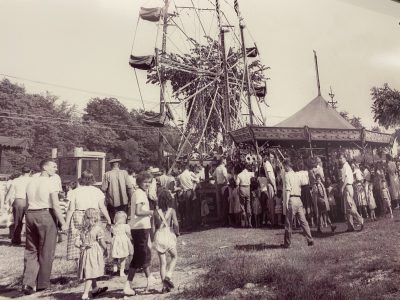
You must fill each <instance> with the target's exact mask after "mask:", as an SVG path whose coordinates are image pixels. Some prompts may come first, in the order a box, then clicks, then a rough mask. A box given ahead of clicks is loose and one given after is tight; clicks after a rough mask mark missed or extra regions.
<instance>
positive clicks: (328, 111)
mask: <svg viewBox="0 0 400 300" xmlns="http://www.w3.org/2000/svg"><path fill="white" fill-rule="evenodd" d="M304 126H308V127H310V128H332V129H355V128H354V126H353V125H351V124H350V123H349V122H347V120H345V119H344V118H343V117H342V116H341V115H340V114H339V113H338V112H337V111H336V110H335V109H333V108H332V107H331V106H330V105H329V104H328V102H326V100H325V99H324V98H323V97H322V96H318V97H316V98H315V99H314V100H312V101H311V102H310V103H308V104H307V105H306V106H304V107H303V108H302V109H300V110H299V111H298V112H297V113H295V114H294V115H292V116H291V117H289V118H287V119H286V120H284V121H282V122H280V123H279V124H277V125H275V126H274V127H304Z"/></svg>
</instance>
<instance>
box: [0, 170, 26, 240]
mask: <svg viewBox="0 0 400 300" xmlns="http://www.w3.org/2000/svg"><path fill="white" fill-rule="evenodd" d="M30 175H31V169H30V168H29V167H23V168H22V175H21V176H19V177H18V178H15V179H14V180H13V181H12V182H11V186H10V189H9V190H8V193H7V196H6V203H7V202H8V203H9V204H10V208H12V213H13V217H14V229H13V230H12V237H11V243H12V244H13V245H19V244H21V231H22V225H23V222H22V221H23V219H24V216H25V210H26V207H27V203H26V187H27V186H28V183H29V182H30V180H31V177H30Z"/></svg>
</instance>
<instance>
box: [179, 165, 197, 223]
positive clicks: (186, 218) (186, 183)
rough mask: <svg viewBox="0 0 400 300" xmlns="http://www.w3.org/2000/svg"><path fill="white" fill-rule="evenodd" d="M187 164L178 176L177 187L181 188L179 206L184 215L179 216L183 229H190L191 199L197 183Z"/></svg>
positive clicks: (191, 220)
mask: <svg viewBox="0 0 400 300" xmlns="http://www.w3.org/2000/svg"><path fill="white" fill-rule="evenodd" d="M189 168H190V167H189V164H187V165H186V166H185V169H184V170H183V172H182V173H181V174H180V175H179V176H178V181H179V185H180V186H181V188H182V192H181V193H182V194H181V197H182V200H181V205H183V206H184V207H185V210H184V214H183V215H182V216H181V219H182V223H183V227H185V229H188V230H190V229H192V228H193V226H194V224H193V218H192V216H193V197H194V185H195V183H196V182H197V181H198V179H197V177H196V175H195V174H194V173H193V172H191V171H190V170H189Z"/></svg>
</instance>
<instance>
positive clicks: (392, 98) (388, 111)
mask: <svg viewBox="0 0 400 300" xmlns="http://www.w3.org/2000/svg"><path fill="white" fill-rule="evenodd" d="M371 96H372V100H373V104H372V112H373V113H374V120H375V122H378V124H379V125H381V126H383V127H385V128H386V129H388V128H389V127H394V126H398V125H400V91H398V90H396V89H392V88H390V87H389V85H388V84H387V83H385V84H384V85H383V86H382V87H373V88H372V89H371Z"/></svg>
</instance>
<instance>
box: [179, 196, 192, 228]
mask: <svg viewBox="0 0 400 300" xmlns="http://www.w3.org/2000/svg"><path fill="white" fill-rule="evenodd" d="M182 198H183V199H182V202H183V203H184V205H185V206H184V207H185V214H184V216H183V225H184V227H185V229H192V227H193V210H194V203H193V190H187V191H184V192H183V193H182Z"/></svg>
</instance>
